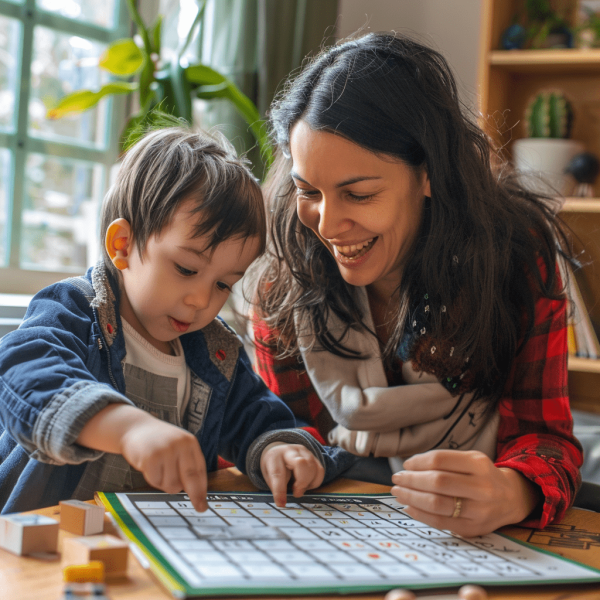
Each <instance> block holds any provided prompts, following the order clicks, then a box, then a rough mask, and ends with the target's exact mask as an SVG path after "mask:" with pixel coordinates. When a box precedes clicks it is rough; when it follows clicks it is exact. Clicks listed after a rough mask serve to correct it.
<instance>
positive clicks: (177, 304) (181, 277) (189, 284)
mask: <svg viewBox="0 0 600 600" xmlns="http://www.w3.org/2000/svg"><path fill="white" fill-rule="evenodd" d="M192 207H193V205H192V204H191V202H189V201H188V202H184V203H183V204H182V206H181V207H180V208H179V210H178V211H177V212H176V213H175V216H174V218H173V220H172V221H171V223H170V224H169V225H167V226H166V227H165V228H164V229H163V230H162V231H161V232H160V234H159V235H154V236H152V237H150V239H149V240H148V243H147V245H146V248H145V250H144V252H143V253H142V255H143V260H140V257H139V254H138V251H137V248H136V247H135V240H133V243H132V242H131V241H130V242H129V246H128V247H127V267H126V268H125V269H123V270H121V274H122V276H123V289H122V298H121V306H120V310H121V314H122V316H123V317H124V318H125V319H126V320H127V321H128V322H129V323H130V325H132V326H133V327H134V328H135V330H136V331H137V332H138V333H139V334H140V335H141V336H143V337H144V338H145V339H146V340H148V341H149V342H150V343H151V344H152V345H153V346H154V347H155V348H158V349H159V350H161V351H163V352H165V353H167V354H170V353H171V348H170V344H169V342H171V341H172V340H174V339H175V338H177V337H179V336H180V335H182V334H184V333H190V332H192V331H197V330H198V329H202V328H203V327H205V326H206V325H208V324H209V323H210V322H211V321H212V320H213V319H214V318H215V317H216V316H217V314H218V313H219V311H220V310H221V309H222V308H223V305H224V304H225V301H226V300H227V298H228V297H229V294H230V293H231V288H232V287H233V285H234V284H235V283H236V282H237V281H239V280H240V279H241V278H242V276H243V274H244V273H245V271H246V269H247V268H248V267H249V266H250V263H252V261H254V259H255V258H256V257H257V256H258V251H259V240H258V239H257V238H246V239H236V238H234V239H229V240H225V241H223V242H221V243H220V244H219V245H218V246H216V247H213V248H212V249H211V250H207V251H205V250H204V248H205V247H206V245H207V239H206V237H199V238H193V237H192V234H193V231H194V226H195V224H196V220H197V218H198V216H197V215H191V213H190V209H191V208H192ZM125 223H127V222H126V221H125Z"/></svg>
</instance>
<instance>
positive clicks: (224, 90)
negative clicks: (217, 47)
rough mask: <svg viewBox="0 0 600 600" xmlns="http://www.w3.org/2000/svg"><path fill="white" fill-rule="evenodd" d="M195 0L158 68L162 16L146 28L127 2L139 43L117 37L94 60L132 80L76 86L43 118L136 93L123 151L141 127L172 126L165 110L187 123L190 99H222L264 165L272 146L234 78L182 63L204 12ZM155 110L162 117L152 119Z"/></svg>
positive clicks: (130, 0)
mask: <svg viewBox="0 0 600 600" xmlns="http://www.w3.org/2000/svg"><path fill="white" fill-rule="evenodd" d="M198 1H199V11H198V13H197V15H196V18H195V19H194V22H193V23H192V25H191V27H190V29H189V31H188V34H187V37H186V40H185V42H184V43H183V44H182V45H181V47H180V48H179V50H178V51H177V53H176V56H175V58H174V59H173V60H172V61H171V63H170V64H167V65H165V66H161V68H160V69H159V68H158V67H157V61H158V57H159V56H160V51H161V33H162V16H159V17H158V19H157V20H156V22H155V23H154V24H153V25H152V26H151V27H150V28H148V27H146V25H145V24H144V22H143V21H142V19H141V16H140V14H139V12H138V10H137V8H136V5H135V0H127V6H128V8H129V13H130V15H131V18H132V20H133V22H134V23H135V24H136V27H137V32H138V34H139V36H140V38H141V40H142V46H141V47H138V45H137V44H136V43H135V41H134V40H133V39H131V38H126V39H122V40H117V41H116V42H113V43H112V44H111V45H110V46H109V47H108V49H107V50H106V52H105V53H104V54H103V55H102V57H101V58H100V63H99V64H100V67H101V68H103V69H105V70H107V71H108V72H109V73H111V74H112V75H113V76H115V77H121V78H127V79H130V78H132V77H133V81H113V82H111V83H109V84H107V85H105V86H103V87H102V88H101V89H100V90H98V91H92V90H78V91H76V92H74V93H72V94H69V95H68V96H65V97H64V98H62V99H61V100H60V101H59V103H58V104H57V105H56V106H54V107H53V108H51V109H50V110H49V111H48V113H47V118H49V119H60V118H62V117H64V116H65V115H67V114H70V113H74V112H82V111H85V110H88V109H90V108H92V107H93V106H95V105H96V104H97V103H98V101H99V100H101V99H102V98H103V97H105V96H110V95H114V94H128V93H135V92H138V93H139V105H140V110H139V111H138V112H137V113H136V114H135V115H133V116H132V117H131V118H130V120H129V122H128V123H127V124H126V126H125V128H124V130H123V132H122V134H121V147H122V148H123V149H125V148H126V147H127V146H129V145H130V144H132V143H133V142H135V140H136V139H137V137H139V136H140V135H142V134H143V132H144V130H145V128H147V127H151V128H155V127H157V126H160V123H162V122H164V123H165V125H163V126H166V125H167V124H172V123H171V122H170V121H169V122H168V123H167V122H166V121H165V120H164V113H168V114H170V115H172V116H173V117H174V118H175V121H176V122H177V123H180V119H183V120H184V121H185V122H187V123H188V124H191V122H192V99H193V98H201V99H204V100H212V99H216V98H225V99H227V100H228V101H229V102H231V104H232V105H233V106H234V107H235V109H236V110H237V111H238V113H239V114H240V115H241V116H242V117H243V118H244V119H245V120H246V122H247V123H248V125H249V127H250V130H251V131H252V134H253V135H254V137H255V138H256V141H257V142H258V145H259V148H260V151H261V155H262V157H263V160H264V161H265V163H266V166H267V167H268V166H269V165H270V163H271V160H272V150H271V145H270V143H269V138H268V135H267V133H266V126H265V123H264V121H263V120H262V119H261V118H260V114H259V112H258V109H257V108H256V106H255V105H254V103H253V102H252V100H250V98H248V96H246V95H245V94H244V93H243V92H242V91H241V90H240V89H239V88H238V87H237V86H236V85H235V83H233V81H231V80H230V79H228V78H227V77H225V76H224V75H222V74H221V73H219V72H218V71H216V70H215V69H213V68H211V67H209V66H208V65H205V64H202V63H198V64H193V65H187V64H184V62H183V61H182V56H183V54H184V52H185V50H186V48H187V47H188V46H189V44H190V42H191V40H192V39H193V36H194V33H195V30H196V28H197V26H198V24H199V23H200V20H201V19H202V16H203V14H204V8H205V5H206V0H198ZM159 114H161V115H163V116H161V117H160V118H157V115H159Z"/></svg>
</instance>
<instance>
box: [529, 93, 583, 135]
mask: <svg viewBox="0 0 600 600" xmlns="http://www.w3.org/2000/svg"><path fill="white" fill-rule="evenodd" d="M525 124H526V126H527V135H528V137H535V138H568V137H569V136H570V134H571V126H572V124H573V107H572V106H571V103H570V102H569V100H568V99H567V97H566V96H565V95H564V93H563V92H562V91H561V90H542V91H540V92H538V94H536V95H535V96H533V97H532V98H531V99H530V100H529V102H528V104H527V108H526V109H525Z"/></svg>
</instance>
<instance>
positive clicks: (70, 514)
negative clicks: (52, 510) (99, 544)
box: [59, 500, 104, 535]
mask: <svg viewBox="0 0 600 600" xmlns="http://www.w3.org/2000/svg"><path fill="white" fill-rule="evenodd" d="M59 504H60V528H61V529H64V530H65V531H69V532H71V533H75V534H76V535H94V534H96V533H102V531H103V530H104V507H103V506H98V505H97V504H88V503H87V502H82V501H81V500H61V501H60V502H59Z"/></svg>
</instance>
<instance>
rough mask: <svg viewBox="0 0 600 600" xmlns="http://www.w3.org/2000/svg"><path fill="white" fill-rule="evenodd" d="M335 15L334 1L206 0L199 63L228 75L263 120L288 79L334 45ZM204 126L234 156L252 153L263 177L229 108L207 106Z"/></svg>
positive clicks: (252, 143)
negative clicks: (218, 134)
mask: <svg viewBox="0 0 600 600" xmlns="http://www.w3.org/2000/svg"><path fill="white" fill-rule="evenodd" d="M337 15H338V0H209V2H208V4H207V8H206V11H205V15H204V23H203V27H202V35H201V36H200V40H199V44H200V52H199V53H200V58H201V60H202V62H204V63H206V64H209V65H211V66H213V67H214V68H216V69H217V70H218V71H220V72H222V73H224V74H226V75H227V76H229V77H230V78H231V79H232V80H233V81H234V82H235V83H236V84H237V85H238V86H239V87H240V89H241V90H242V91H243V92H244V93H245V94H246V95H247V96H249V97H250V98H251V99H252V100H253V101H254V103H255V104H256V105H257V107H258V109H259V111H260V113H261V115H262V116H263V118H264V117H265V115H266V113H267V110H268V108H269V106H270V104H271V101H272V100H273V97H274V96H275V94H276V92H277V91H278V90H279V89H281V86H282V84H283V82H284V81H285V79H286V78H287V77H288V75H289V74H290V73H291V72H293V71H294V70H296V69H298V67H300V65H301V64H302V61H303V59H304V58H305V57H306V56H308V55H314V54H316V53H317V52H318V51H319V49H320V48H321V47H322V46H323V45H329V44H331V43H333V42H334V41H335V25H336V20H337ZM202 125H203V126H204V127H211V126H214V125H217V126H218V127H219V129H220V130H221V131H222V132H223V133H224V134H225V135H226V136H227V137H228V138H229V139H230V140H231V141H232V142H233V143H234V145H235V146H236V149H237V150H238V152H247V151H248V150H249V149H251V148H252V150H250V152H248V157H249V158H250V160H251V161H252V163H253V165H254V166H255V174H256V175H257V176H258V177H262V175H263V171H262V163H261V161H260V156H259V154H258V150H257V148H256V147H255V141H254V138H253V137H252V134H251V133H250V131H249V130H248V125H247V124H246V122H245V121H244V120H243V119H242V118H241V117H240V116H239V115H238V114H237V113H236V112H235V109H234V108H233V107H232V106H231V105H230V104H229V103H227V102H226V101H214V100H212V101H210V102H209V103H207V105H206V108H205V113H204V115H203V122H202Z"/></svg>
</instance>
